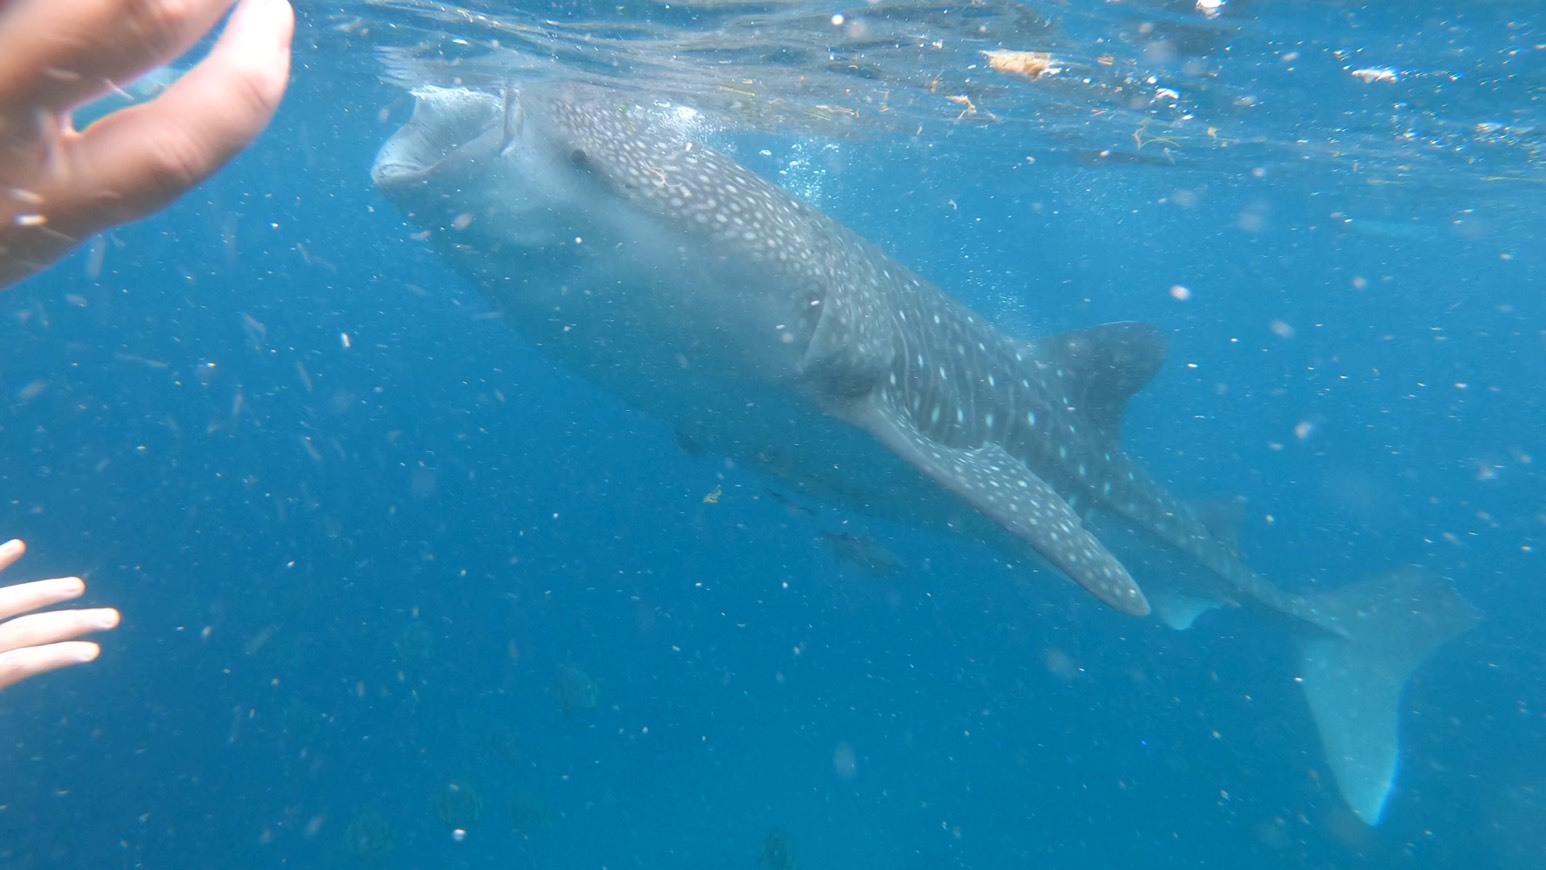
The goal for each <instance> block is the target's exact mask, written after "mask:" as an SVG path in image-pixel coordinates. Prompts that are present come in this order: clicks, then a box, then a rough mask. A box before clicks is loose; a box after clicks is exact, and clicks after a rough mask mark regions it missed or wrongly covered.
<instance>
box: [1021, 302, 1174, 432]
mask: <svg viewBox="0 0 1546 870" xmlns="http://www.w3.org/2000/svg"><path fill="white" fill-rule="evenodd" d="M1029 347H1030V351H1031V359H1032V360H1034V361H1035V364H1036V365H1038V366H1043V367H1045V366H1054V367H1056V368H1057V370H1058V374H1059V377H1060V378H1061V380H1062V381H1063V383H1064V385H1065V387H1066V388H1067V390H1066V395H1064V396H1063V398H1064V400H1065V401H1067V402H1068V404H1069V405H1070V406H1071V407H1073V408H1075V409H1076V410H1077V411H1078V412H1079V413H1080V414H1081V415H1082V416H1083V417H1084V418H1085V419H1086V420H1088V421H1090V422H1091V423H1093V424H1094V425H1095V427H1096V428H1097V429H1098V430H1099V431H1100V433H1101V434H1102V435H1105V436H1106V437H1108V438H1110V439H1112V440H1113V441H1115V440H1116V439H1117V438H1118V437H1119V436H1120V435H1121V430H1122V414H1123V413H1124V412H1126V410H1127V400H1128V399H1130V398H1132V397H1133V394H1134V393H1137V392H1138V391H1139V390H1141V389H1143V388H1144V386H1145V385H1147V384H1148V383H1149V381H1150V380H1152V379H1153V378H1154V375H1155V373H1157V372H1158V371H1159V369H1160V366H1162V365H1164V363H1165V336H1164V334H1163V333H1161V332H1160V331H1159V328H1158V327H1155V326H1152V325H1150V324H1147V323H1136V322H1123V323H1107V324H1104V325H1102V326H1094V327H1091V328H1089V329H1081V330H1077V331H1075V332H1065V333H1063V334H1062V335H1054V336H1051V337H1049V338H1039V339H1036V340H1035V341H1032V342H1030V345H1029Z"/></svg>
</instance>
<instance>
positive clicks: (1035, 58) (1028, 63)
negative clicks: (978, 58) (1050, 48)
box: [983, 49, 1063, 81]
mask: <svg viewBox="0 0 1546 870" xmlns="http://www.w3.org/2000/svg"><path fill="white" fill-rule="evenodd" d="M983 55H985V56H986V57H987V58H988V66H990V67H992V68H993V69H995V70H997V71H998V72H1001V73H1007V74H1008V75H1012V76H1023V77H1025V78H1028V79H1030V80H1031V81H1035V80H1036V79H1039V78H1041V77H1042V76H1055V75H1057V74H1058V73H1060V72H1062V71H1063V68H1062V67H1060V66H1058V65H1057V61H1055V60H1053V59H1052V55H1050V54H1048V53H1047V52H1045V51H1008V50H1006V49H997V50H994V51H985V52H983Z"/></svg>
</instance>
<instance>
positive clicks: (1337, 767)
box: [1298, 569, 1480, 825]
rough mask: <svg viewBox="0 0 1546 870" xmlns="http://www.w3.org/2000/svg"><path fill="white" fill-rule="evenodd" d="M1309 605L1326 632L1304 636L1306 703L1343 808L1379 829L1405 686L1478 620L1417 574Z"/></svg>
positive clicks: (1378, 580) (1443, 585) (1388, 577)
mask: <svg viewBox="0 0 1546 870" xmlns="http://www.w3.org/2000/svg"><path fill="white" fill-rule="evenodd" d="M1311 602H1312V604H1313V605H1314V609H1315V611H1316V613H1317V615H1318V616H1320V617H1323V618H1324V619H1323V620H1321V621H1322V624H1323V625H1324V626H1325V627H1326V628H1328V629H1330V631H1321V630H1319V629H1314V628H1309V627H1307V628H1306V629H1305V630H1304V632H1303V633H1302V634H1301V635H1300V637H1299V638H1298V641H1299V655H1300V661H1299V665H1300V676H1301V679H1302V681H1303V685H1304V693H1305V698H1306V700H1308V701H1309V704H1310V713H1311V715H1312V716H1313V717H1314V719H1315V726H1316V728H1317V729H1318V730H1319V731H1320V735H1321V745H1322V746H1323V747H1324V749H1325V754H1326V760H1327V763H1329V764H1330V765H1331V770H1332V772H1333V773H1334V774H1335V775H1336V778H1337V787H1338V789H1339V790H1340V791H1341V792H1342V797H1343V799H1344V800H1346V801H1347V803H1348V805H1349V806H1350V807H1352V809H1353V812H1355V813H1357V814H1358V817H1359V818H1360V819H1363V821H1364V822H1365V823H1366V824H1369V825H1377V824H1379V822H1380V817H1381V816H1382V815H1384V812H1385V801H1386V799H1387V798H1388V797H1389V796H1390V791H1391V788H1392V786H1393V785H1394V783H1395V780H1396V767H1397V765H1398V763H1399V761H1400V744H1399V742H1398V737H1397V735H1398V732H1399V728H1400V715H1401V693H1402V690H1403V689H1404V688H1405V686H1406V680H1407V677H1409V676H1411V674H1412V672H1413V671H1415V670H1417V666H1418V665H1420V664H1422V662H1423V660H1424V659H1426V658H1427V657H1428V656H1429V655H1431V654H1432V653H1433V652H1434V651H1435V650H1437V649H1438V648H1439V647H1441V646H1443V645H1444V644H1445V643H1446V642H1447V641H1449V640H1451V639H1453V638H1455V637H1458V636H1459V635H1461V634H1463V633H1464V632H1465V631H1466V630H1467V629H1469V628H1470V627H1471V626H1473V625H1475V624H1476V623H1477V621H1478V620H1479V619H1480V616H1479V614H1478V613H1477V612H1476V611H1475V610H1473V609H1472V608H1471V606H1470V605H1469V604H1467V603H1466V602H1465V600H1464V599H1462V598H1461V597H1460V595H1459V594H1458V593H1457V592H1455V590H1454V588H1453V587H1452V586H1451V585H1450V584H1449V583H1448V582H1447V581H1445V580H1444V579H1442V578H1439V577H1436V576H1434V575H1432V574H1429V573H1427V572H1424V571H1420V570H1417V569H1407V570H1402V571H1394V572H1391V573H1389V574H1381V575H1379V576H1377V577H1373V578H1370V579H1368V580H1364V581H1361V582H1358V583H1354V584H1352V585H1351V586H1346V587H1343V588H1341V589H1337V590H1335V591H1332V592H1328V593H1324V594H1321V595H1317V596H1314V597H1312V598H1311ZM1333 632H1335V633H1333ZM1337 633H1340V636H1338V634H1337Z"/></svg>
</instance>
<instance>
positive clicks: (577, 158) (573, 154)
mask: <svg viewBox="0 0 1546 870" xmlns="http://www.w3.org/2000/svg"><path fill="white" fill-rule="evenodd" d="M587 159H588V158H587V157H586V156H585V150H584V149H583V148H576V149H574V150H573V151H570V152H569V162H570V163H573V164H574V165H576V166H584V165H585V161H586V160H587Z"/></svg>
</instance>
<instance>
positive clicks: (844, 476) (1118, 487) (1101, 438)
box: [372, 83, 1476, 824]
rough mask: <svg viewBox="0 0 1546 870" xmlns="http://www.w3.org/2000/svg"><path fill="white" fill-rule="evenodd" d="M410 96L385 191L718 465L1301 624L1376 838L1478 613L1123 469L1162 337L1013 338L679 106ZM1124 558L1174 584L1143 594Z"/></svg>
mask: <svg viewBox="0 0 1546 870" xmlns="http://www.w3.org/2000/svg"><path fill="white" fill-rule="evenodd" d="M415 96H416V97H417V99H418V102H417V107H416V110H415V113H414V116H413V118H412V119H411V120H410V121H409V122H408V124H406V125H405V126H404V127H403V128H402V129H401V130H399V131H398V132H397V133H396V134H395V135H394V136H393V137H392V138H391V139H390V140H389V141H388V142H387V143H386V144H385V145H384V146H383V147H382V149H381V152H380V154H379V155H378V156H377V159H376V164H375V166H374V168H373V170H372V174H373V176H374V179H375V181H376V183H377V185H378V186H379V187H380V188H381V189H382V190H383V191H384V192H385V193H386V194H387V195H388V196H389V197H390V198H391V199H392V200H393V201H394V203H396V204H397V206H398V207H399V208H400V209H401V210H402V211H403V212H404V214H405V215H406V216H407V218H408V219H409V221H410V222H411V223H413V224H415V225H417V226H419V227H421V228H422V229H423V230H424V231H425V233H426V234H427V237H428V239H429V241H430V242H431V243H432V244H433V245H434V246H435V247H436V248H437V249H438V250H439V251H440V252H441V253H443V254H444V255H445V256H446V257H447V258H448V259H449V261H450V262H451V263H452V264H453V266H454V267H455V268H456V269H457V270H458V271H460V272H462V273H463V274H465V275H466V276H468V277H469V278H471V279H472V280H473V281H474V282H475V283H476V284H477V285H478V286H479V287H480V288H481V289H482V290H483V291H484V292H485V293H486V294H487V295H488V296H489V298H490V299H491V300H492V301H493V302H494V303H495V304H496V305H497V306H498V307H499V308H500V309H502V310H503V311H504V312H505V313H506V314H507V315H508V319H509V320H510V322H511V323H512V325H513V326H515V328H516V329H518V330H520V331H521V332H522V333H523V334H525V335H526V337H527V338H528V339H529V340H531V341H533V342H535V343H536V344H537V345H538V346H540V347H541V349H542V350H543V351H544V352H546V353H547V354H549V355H550V356H552V357H554V358H555V359H556V360H558V361H559V362H560V363H562V364H564V365H566V366H568V367H570V368H572V369H575V370H577V371H579V372H581V373H582V374H584V375H586V376H588V377H590V378H592V379H593V380H595V381H597V382H599V383H600V384H602V385H603V386H604V387H606V388H607V389H609V390H610V391H612V392H613V393H615V394H616V395H618V396H619V397H621V398H622V399H624V400H625V401H627V402H629V403H630V404H631V405H633V406H635V407H637V408H640V409H642V410H644V411H647V412H649V413H652V414H654V415H656V416H659V417H661V418H663V419H665V420H666V421H668V422H670V423H671V424H672V425H674V426H675V427H676V428H677V429H678V431H679V432H680V433H681V434H682V436H683V438H684V439H685V440H687V441H689V442H690V443H693V444H695V445H698V446H699V447H700V448H702V449H704V450H709V451H714V452H719V453H723V454H726V455H730V456H733V457H736V458H738V459H740V460H742V461H745V462H748V463H751V464H753V465H755V466H756V467H759V468H761V469H762V470H764V471H766V472H768V473H770V474H773V475H776V476H778V477H780V478H782V479H783V480H784V481H786V482H787V483H788V484H789V485H792V486H794V487H796V488H799V489H801V490H802V491H804V492H806V493H808V494H810V495H813V496H816V497H820V498H824V499H827V500H831V501H837V502H841V503H844V504H848V505H852V506H855V507H857V508H859V509H862V510H865V511H869V512H872V513H876V514H881V515H884V516H888V517H892V518H896V519H901V520H905V521H908V522H911V523H913V524H916V525H920V526H932V527H939V528H946V529H950V530H953V531H955V532H958V533H962V534H965V535H967V536H969V537H972V538H975V539H978V540H981V541H983V542H985V543H988V544H990V545H992V546H995V547H999V548H1002V549H1005V550H1007V551H1009V552H1013V553H1018V554H1023V553H1024V552H1025V551H1026V550H1027V549H1029V550H1033V551H1034V552H1035V553H1037V554H1039V555H1040V556H1041V557H1042V558H1043V559H1045V561H1046V562H1048V563H1050V564H1051V565H1052V566H1053V567H1055V568H1056V569H1057V570H1058V571H1060V572H1062V573H1063V574H1065V575H1067V576H1068V577H1070V578H1071V579H1073V580H1074V581H1075V582H1077V583H1079V584H1080V585H1081V586H1083V587H1084V588H1085V589H1086V590H1088V591H1089V592H1090V593H1091V594H1093V595H1095V596H1096V597H1097V598H1099V599H1100V600H1102V601H1104V602H1105V603H1107V604H1109V605H1110V606H1112V607H1113V608H1115V609H1117V610H1119V611H1121V612H1123V613H1127V614H1131V615H1134V616H1144V615H1147V614H1148V613H1149V612H1150V609H1151V604H1152V606H1153V609H1154V610H1155V611H1156V614H1157V615H1158V616H1159V617H1160V618H1161V619H1162V620H1163V621H1164V622H1166V623H1167V624H1169V625H1171V626H1173V627H1178V628H1184V627H1186V626H1188V625H1190V624H1191V622H1192V620H1193V619H1194V618H1195V617H1196V616H1197V615H1198V614H1199V613H1201V612H1203V611H1205V610H1207V609H1209V608H1212V607H1218V606H1235V605H1242V604H1243V605H1250V606H1253V607H1255V608H1257V609H1260V610H1262V611H1265V612H1267V613H1269V614H1273V615H1275V616H1277V617H1280V618H1281V619H1282V620H1283V621H1285V622H1287V623H1289V624H1290V625H1291V626H1292V627H1293V630H1294V633H1295V635H1296V637H1298V638H1300V647H1299V648H1300V660H1299V668H1300V670H1299V674H1300V676H1301V678H1302V681H1303V684H1304V686H1305V690H1306V695H1307V698H1308V701H1309V705H1310V709H1311V712H1312V715H1313V716H1314V718H1315V721H1316V724H1317V727H1318V729H1319V731H1320V734H1321V737H1322V743H1323V746H1324V747H1325V749H1326V755H1327V761H1328V763H1329V764H1330V766H1331V767H1332V769H1333V771H1334V772H1335V774H1336V778H1337V782H1338V786H1339V788H1340V790H1341V792H1342V794H1343V796H1344V798H1345V799H1346V800H1347V802H1348V804H1349V805H1350V806H1351V808H1352V809H1353V810H1354V811H1355V812H1356V813H1357V814H1358V815H1359V817H1360V818H1362V819H1363V820H1364V821H1366V822H1367V823H1369V824H1376V823H1378V821H1379V819H1380V817H1381V815H1382V814H1383V812H1384V807H1385V803H1386V800H1387V798H1388V796H1389V794H1390V792H1391V789H1392V787H1393V784H1394V781H1395V775H1396V768H1397V763H1398V761H1399V744H1398V739H1397V728H1398V720H1399V715H1398V714H1399V709H1400V694H1401V690H1402V688H1403V686H1404V684H1405V681H1406V679H1407V677H1408V676H1409V674H1410V673H1411V672H1412V671H1413V670H1415V668H1416V667H1417V666H1418V665H1419V664H1420V663H1421V662H1422V660H1423V659H1425V658H1426V657H1427V656H1428V655H1429V654H1431V653H1432V652H1433V651H1434V650H1436V649H1437V648H1438V647H1439V646H1441V645H1442V644H1443V643H1444V642H1446V641H1447V640H1449V639H1450V638H1452V637H1454V636H1457V635H1458V634H1460V633H1462V632H1463V631H1465V630H1466V629H1467V628H1469V627H1470V626H1471V625H1472V624H1473V622H1474V621H1475V619H1476V617H1475V615H1474V613H1473V612H1472V610H1471V609H1470V607H1469V606H1468V605H1466V604H1465V602H1464V601H1463V600H1461V599H1460V598H1459V596H1458V595H1456V594H1455V592H1454V591H1453V590H1452V589H1451V588H1450V586H1449V585H1448V584H1447V583H1446V582H1444V581H1442V580H1439V579H1437V578H1434V577H1431V576H1429V575H1426V574H1423V573H1421V572H1417V571H1404V572H1398V573H1394V574H1389V575H1385V576H1382V577H1379V578H1375V579H1373V580H1368V581H1364V582H1361V583H1355V584H1352V585H1350V586H1347V587H1344V588H1342V589H1339V590H1336V591H1335V592H1331V593H1325V594H1320V595H1316V596H1312V597H1301V596H1297V595H1291V594H1288V593H1285V592H1284V591H1282V590H1280V589H1278V588H1277V587H1275V586H1273V585H1271V584H1270V583H1268V582H1267V581H1266V580H1264V579H1263V578H1261V577H1260V576H1258V575H1257V574H1255V573H1254V572H1252V571H1251V570H1250V569H1249V568H1248V567H1246V566H1245V565H1244V564H1243V563H1242V562H1241V561H1240V559H1239V558H1238V557H1237V556H1236V554H1235V552H1234V548H1233V547H1232V545H1231V543H1230V542H1229V541H1228V540H1227V539H1226V538H1225V537H1222V536H1221V535H1219V534H1216V533H1215V531H1214V530H1212V529H1210V528H1209V525H1208V523H1207V522H1205V521H1204V518H1203V517H1202V516H1201V515H1200V514H1199V513H1198V512H1197V511H1195V510H1193V509H1192V508H1191V507H1189V506H1188V505H1186V504H1184V503H1182V502H1181V501H1179V500H1178V499H1176V498H1174V497H1173V496H1172V495H1170V494H1169V493H1168V492H1166V491H1165V490H1164V488H1162V487H1161V486H1159V485H1158V484H1157V483H1156V482H1155V481H1154V480H1153V479H1151V478H1150V477H1149V476H1148V475H1147V474H1146V473H1145V472H1144V471H1143V469H1142V468H1141V467H1139V466H1138V465H1137V464H1136V463H1135V462H1134V461H1133V460H1132V459H1131V458H1129V457H1128V456H1127V455H1126V454H1124V453H1123V452H1122V450H1121V447H1120V444H1119V436H1120V426H1121V418H1122V414H1123V411H1124V410H1125V407H1126V404H1127V401H1128V399H1129V398H1130V397H1131V396H1132V395H1133V394H1134V393H1136V392H1137V391H1138V390H1139V389H1141V388H1142V387H1143V386H1144V385H1145V384H1147V383H1148V381H1149V380H1150V378H1151V377H1152V376H1153V375H1154V373H1155V372H1156V371H1157V370H1158V368H1159V366H1160V365H1161V363H1162V361H1163V358H1164V341H1163V339H1162V337H1161V335H1160V334H1159V332H1158V331H1157V330H1156V329H1154V328H1153V327H1149V326H1146V325H1143V324H1136V323H1122V324H1108V325H1106V326H1100V327H1096V328H1094V329H1089V330H1084V331H1081V332H1076V333H1071V334H1068V335H1062V336H1057V337H1052V338H1046V339H1040V340H1034V341H1022V340H1017V339H1014V338H1011V337H1009V336H1007V335H1005V334H1003V333H1000V332H999V331H997V330H996V329H994V328H993V326H992V325H991V324H989V323H988V322H986V321H984V320H983V319H982V318H981V317H979V316H977V315H975V314H974V313H972V312H971V311H969V310H968V309H967V308H965V307H964V306H962V305H960V304H959V303H957V302H955V301H954V300H952V299H951V298H950V297H949V296H947V295H945V294H944V293H942V292H941V291H939V290H938V289H936V288H935V287H933V286H932V285H930V284H929V283H927V282H926V281H924V280H923V279H921V278H919V277H917V276H916V275H914V274H913V273H912V272H910V271H908V270H907V269H906V268H905V267H903V266H902V265H900V264H899V263H897V262H895V261H894V260H892V259H891V258H890V257H888V256H887V255H886V254H884V253H883V252H882V251H880V250H879V249H878V248H876V247H875V246H873V245H871V244H870V243H868V242H867V241H865V240H864V239H862V238H860V237H859V236H857V235H856V234H854V233H853V232H852V231H850V230H848V229H846V228H845V227H843V226H841V225H840V224H838V223H837V222H835V221H833V220H831V219H830V218H828V217H826V216H825V215H823V214H821V213H820V212H818V211H816V210H815V209H813V208H811V207H809V206H807V205H805V204H803V203H801V202H799V201H798V200H796V199H794V198H792V197H790V196H789V195H787V194H785V193H784V192H783V191H781V190H780V189H778V188H777V187H776V186H774V185H772V184H770V183H769V182H767V181H765V180H763V179H762V178H760V177H759V176H757V175H756V174H754V173H753V172H751V171H750V170H748V169H746V168H744V167H742V166H740V165H739V164H737V163H735V162H734V161H733V160H731V159H729V158H728V157H726V156H724V155H722V154H719V153H716V152H715V151H713V150H711V149H709V148H706V147H704V146H703V145H701V144H699V143H696V142H694V141H693V140H692V138H691V137H690V135H688V133H687V132H686V131H685V130H684V129H683V127H682V126H681V125H680V124H679V123H677V121H676V120H675V119H677V118H679V117H680V116H679V115H677V114H675V113H673V112H671V111H667V110H664V109H661V108H658V107H641V106H637V105H630V104H627V103H625V102H623V101H621V100H620V99H618V98H616V97H615V96H613V95H611V94H609V93H607V92H604V91H599V90H595V89H591V88H586V87H581V86H576V85H565V84H555V83H543V84H537V85H532V86H529V87H523V88H522V89H521V90H520V91H510V92H508V93H506V94H504V95H494V94H488V93H482V92H478V91H472V90H464V89H456V88H433V87H425V88H421V89H419V90H417V91H415ZM1097 532H1099V534H1097ZM1114 550H1118V551H1120V552H1122V553H1124V554H1129V553H1130V554H1131V555H1130V556H1126V557H1125V558H1119V557H1118V555H1117V553H1116V552H1114ZM1151 552H1157V553H1160V554H1161V555H1160V556H1158V557H1156V558H1154V559H1152V560H1150V561H1144V559H1145V558H1146V557H1145V555H1144V554H1146V553H1151ZM1125 561H1130V562H1131V563H1132V564H1134V565H1137V564H1144V565H1145V567H1151V565H1152V564H1155V563H1159V562H1164V563H1167V567H1166V568H1164V569H1163V570H1155V571H1154V572H1153V576H1152V577H1151V576H1150V575H1149V574H1147V573H1145V574H1144V575H1143V576H1144V583H1145V586H1146V587H1147V588H1148V589H1149V595H1148V596H1146V595H1145V593H1144V591H1141V590H1140V587H1139V585H1138V583H1137V582H1135V580H1134V578H1133V575H1132V574H1131V573H1130V572H1129V569H1128V567H1127V565H1126V564H1124V562H1125Z"/></svg>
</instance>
